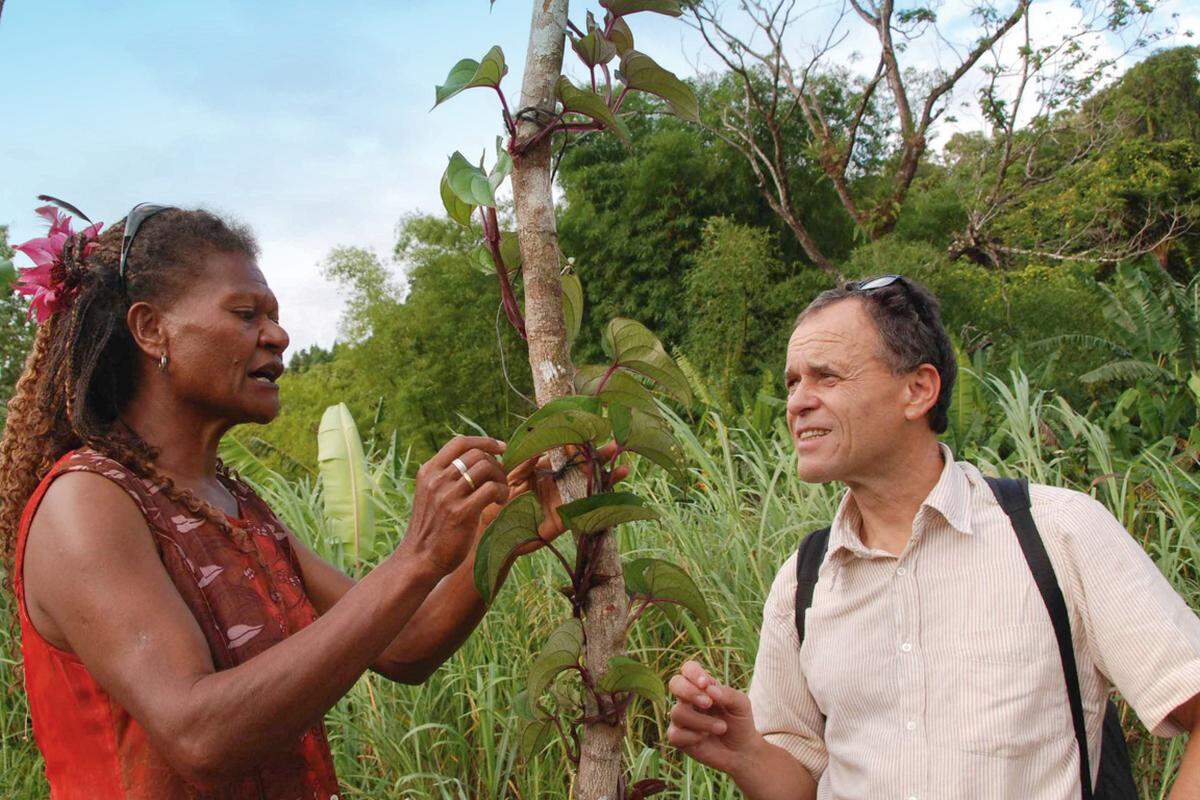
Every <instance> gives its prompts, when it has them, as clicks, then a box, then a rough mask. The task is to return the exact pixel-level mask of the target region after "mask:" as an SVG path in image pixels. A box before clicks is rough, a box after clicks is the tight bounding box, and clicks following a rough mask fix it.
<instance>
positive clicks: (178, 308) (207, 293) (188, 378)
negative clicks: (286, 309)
mask: <svg viewBox="0 0 1200 800" xmlns="http://www.w3.org/2000/svg"><path fill="white" fill-rule="evenodd" d="M162 317H163V327H164V332H165V334H166V337H167V354H168V356H169V359H170V360H169V362H168V365H167V373H168V376H169V385H170V387H171V390H172V392H173V393H174V394H175V395H176V397H177V398H178V399H180V400H182V401H183V402H185V403H188V404H189V405H192V406H193V407H196V408H198V409H200V410H202V411H206V412H209V413H211V414H212V415H213V416H214V417H217V418H220V419H223V420H227V421H228V422H229V423H230V424H231V425H236V424H239V423H242V422H259V423H263V422H270V421H271V420H272V419H274V418H275V417H276V416H277V415H278V414H279V387H278V386H277V385H276V381H277V380H278V379H279V376H280V375H282V374H283V351H284V350H285V349H287V346H288V341H289V340H288V335H287V331H285V330H284V329H283V328H282V327H281V326H280V325H279V303H278V301H277V300H276V299H275V295H274V293H272V292H271V290H270V288H268V286H267V281H266V279H265V278H264V277H263V274H262V272H261V271H259V269H258V265H257V264H256V263H255V262H254V258H253V257H252V256H249V255H247V254H245V253H212V254H210V255H209V256H208V257H207V258H206V259H205V263H204V268H203V269H201V270H199V273H198V274H197V275H196V276H195V279H194V280H193V281H192V282H191V284H190V286H189V287H188V288H187V289H186V290H185V291H184V293H183V294H182V295H181V296H180V297H179V298H178V299H177V300H176V301H175V302H174V303H172V304H171V306H170V307H169V308H168V309H165V310H164V311H163V314H162Z"/></svg>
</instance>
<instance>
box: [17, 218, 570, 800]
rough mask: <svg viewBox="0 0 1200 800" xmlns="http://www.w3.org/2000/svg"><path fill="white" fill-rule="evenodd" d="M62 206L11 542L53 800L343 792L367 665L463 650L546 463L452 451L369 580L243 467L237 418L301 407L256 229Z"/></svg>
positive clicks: (37, 297) (35, 286) (415, 669)
mask: <svg viewBox="0 0 1200 800" xmlns="http://www.w3.org/2000/svg"><path fill="white" fill-rule="evenodd" d="M39 213H42V214H43V215H44V216H46V217H47V218H49V219H50V220H51V223H52V224H51V233H50V236H49V237H47V238H46V239H43V240H38V241H35V242H31V243H27V244H26V245H23V246H22V247H21V248H18V249H21V250H23V252H26V253H27V254H28V255H30V256H31V257H32V258H33V259H34V261H35V263H36V264H37V266H36V267H35V268H34V269H30V270H27V271H26V272H25V273H24V275H23V277H22V281H21V284H20V285H19V287H18V290H19V291H22V292H23V293H25V294H29V295H32V304H31V313H36V314H37V316H38V318H39V322H40V329H39V331H38V334H37V337H36V339H35V342H34V346H33V351H32V353H31V355H30V357H29V360H28V362H27V365H26V369H25V373H24V375H23V376H22V377H21V379H20V382H19V383H18V384H17V389H16V393H15V395H14V397H13V399H12V401H11V402H10V404H9V414H8V419H7V427H6V429H5V431H4V438H3V442H2V444H0V535H2V536H3V547H4V556H5V560H6V562H8V563H9V564H12V566H13V570H12V573H11V574H12V578H13V582H14V587H15V590H16V593H17V599H18V608H19V615H20V623H21V632H22V652H23V655H24V658H25V681H26V688H27V691H28V694H29V702H30V710H31V714H32V717H33V724H34V734H35V737H36V739H37V742H38V746H39V748H40V749H41V751H42V753H43V755H44V757H45V762H46V774H47V777H48V779H49V782H50V787H51V793H52V797H54V798H56V800H75V798H89V800H96V798H182V797H206V798H209V797H211V798H251V797H253V798H281V799H282V798H289V799H290V798H298V797H302V798H321V800H330V798H335V797H336V796H337V794H338V793H339V790H338V785H337V779H336V777H335V775H334V770H333V764H332V759H331V757H330V751H329V745H328V742H327V740H326V736H325V731H324V728H323V725H322V717H323V715H324V713H325V712H326V711H327V710H328V709H329V708H330V707H331V706H332V705H333V704H334V703H335V702H336V701H337V700H338V699H339V698H340V697H341V696H342V695H343V694H345V692H346V691H348V690H349V688H350V687H351V685H352V684H353V683H354V682H355V680H357V678H358V677H359V676H360V675H361V674H362V673H363V672H364V670H366V669H374V670H375V671H377V672H379V673H381V674H383V675H385V676H387V677H388V678H391V679H393V680H396V681H402V682H406V683H419V682H421V681H423V680H424V679H425V678H426V677H427V676H428V675H429V674H430V672H431V671H432V670H434V669H435V668H436V667H437V665H439V664H440V663H442V662H443V661H444V660H445V659H446V658H447V657H449V655H450V654H451V653H453V652H454V650H455V649H457V647H458V646H459V645H460V644H461V643H462V642H463V640H464V639H465V638H466V637H467V635H468V634H469V633H470V631H471V630H472V629H473V628H474V626H475V625H476V624H477V623H478V621H479V619H480V617H481V616H482V614H483V611H484V607H483V604H482V601H481V599H480V598H479V596H478V594H477V593H476V592H475V590H474V588H473V583H472V577H471V576H472V570H473V566H472V564H473V547H474V544H475V542H476V540H477V536H478V532H479V531H480V530H481V528H482V519H484V518H490V517H491V516H493V515H494V514H495V513H496V511H497V508H498V506H497V505H496V504H500V503H503V502H505V501H506V499H507V498H508V497H509V496H510V495H511V494H513V493H515V492H518V491H522V490H525V489H527V488H528V484H529V483H530V482H531V480H532V475H533V469H532V465H530V464H526V465H524V466H523V467H522V468H521V469H520V470H518V471H516V472H514V474H513V475H512V476H508V477H507V478H506V475H505V473H504V471H503V469H502V468H501V466H500V464H499V463H498V462H497V460H496V456H497V455H498V454H500V453H502V452H503V450H504V444H503V443H502V442H499V441H496V440H492V439H487V438H483V437H458V438H456V439H454V440H452V441H451V442H449V443H448V444H447V445H446V446H445V447H443V448H442V449H441V450H440V451H439V452H438V454H437V455H436V456H434V457H433V458H432V459H431V460H430V461H428V462H427V463H425V464H424V465H422V467H421V468H420V470H419V471H418V473H417V480H416V490H415V496H414V502H413V513H412V519H411V521H410V523H409V525H408V528H407V531H406V533H405V536H404V539H403V541H402V542H401V543H400V545H399V547H398V548H397V549H396V551H395V552H394V553H393V554H392V555H391V556H390V557H388V558H387V559H385V560H384V561H383V562H382V563H381V564H379V566H378V567H376V568H375V569H374V570H373V571H372V572H371V573H370V574H368V575H367V576H366V577H364V578H363V579H362V580H361V581H359V582H358V583H357V584H356V583H355V582H354V581H353V580H352V579H351V578H349V577H347V576H346V575H344V574H343V573H341V572H340V571H339V570H338V569H336V568H334V567H333V566H331V565H330V564H328V563H326V562H324V561H322V560H321V559H320V558H319V557H318V556H317V555H316V554H314V553H313V552H312V551H311V550H310V549H309V548H307V547H306V546H305V545H304V544H303V543H302V542H300V541H299V540H298V539H297V538H296V537H295V536H293V535H292V534H291V533H290V532H289V531H287V530H286V528H285V527H284V526H283V525H282V524H281V523H280V522H279V520H278V519H277V518H276V517H275V516H274V515H273V514H272V513H271V511H270V509H269V508H267V506H266V505H265V504H264V503H263V501H262V500H261V499H259V498H258V497H257V496H256V495H255V494H254V492H253V491H252V490H251V489H250V488H249V487H248V486H247V485H246V484H244V483H242V482H241V481H239V480H238V479H237V478H236V476H234V475H232V474H231V473H229V472H228V471H226V470H224V469H223V468H222V466H221V464H220V462H219V460H218V458H217V446H218V443H219V442H220V439H221V436H222V434H223V433H225V431H227V430H229V428H231V427H233V426H234V425H237V424H241V423H245V422H259V423H265V422H269V421H270V420H271V419H273V418H274V417H275V416H276V415H277V414H278V413H279V390H278V388H277V386H276V384H275V381H276V379H277V378H278V377H279V376H280V374H281V373H282V372H283V360H282V355H283V352H284V350H285V348H286V347H287V345H288V336H287V333H286V332H285V331H284V330H283V328H282V327H280V325H279V322H278V306H277V303H276V300H275V297H274V295H273V294H272V293H271V290H270V289H269V288H268V287H267V284H266V281H265V280H264V278H263V275H262V273H261V272H260V271H259V269H258V267H257V265H256V263H255V255H256V252H257V249H256V245H255V243H254V240H253V239H252V237H251V235H250V234H249V232H247V231H246V230H245V229H243V228H241V227H238V226H236V225H231V224H228V223H226V222H223V221H222V220H221V219H219V218H217V217H215V216H213V215H212V214H209V213H207V212H204V211H185V210H181V209H175V208H162V207H148V206H139V207H137V208H135V209H134V211H132V212H131V213H130V215H129V218H128V219H127V221H126V224H125V225H124V226H120V225H115V226H112V227H111V228H109V229H108V230H107V231H105V232H103V233H101V232H99V231H98V226H92V227H91V228H88V229H87V230H85V231H83V232H82V233H78V234H75V233H72V231H71V229H70V221H69V218H67V217H65V216H63V215H61V214H60V213H59V212H58V211H57V210H55V209H53V208H50V207H47V208H44V209H39ZM538 483H539V486H538V488H539V495H540V496H543V497H544V498H546V499H544V500H543V504H544V505H545V506H546V507H547V508H548V510H550V511H551V512H553V509H554V507H555V506H556V505H557V503H556V498H551V495H553V494H554V493H553V492H552V491H548V490H547V487H546V486H545V484H546V483H549V485H550V486H552V485H553V484H552V482H548V481H544V480H543V481H538ZM547 517H548V519H556V518H557V515H556V514H553V513H550V514H547ZM559 532H561V529H560V527H557V526H555V525H554V524H553V523H552V524H551V525H550V526H547V528H546V530H544V531H543V536H553V535H556V534H557V533H559ZM10 559H11V560H10Z"/></svg>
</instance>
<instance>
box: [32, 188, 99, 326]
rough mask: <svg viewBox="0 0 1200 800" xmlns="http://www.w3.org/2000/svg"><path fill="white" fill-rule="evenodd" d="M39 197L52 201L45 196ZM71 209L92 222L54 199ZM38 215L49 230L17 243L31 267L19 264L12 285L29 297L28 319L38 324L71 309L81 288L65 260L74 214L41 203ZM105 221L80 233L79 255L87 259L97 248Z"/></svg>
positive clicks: (75, 210) (72, 234)
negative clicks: (70, 273)
mask: <svg viewBox="0 0 1200 800" xmlns="http://www.w3.org/2000/svg"><path fill="white" fill-rule="evenodd" d="M38 199H39V200H51V199H52V198H50V197H47V196H45V195H41V196H39V197H38ZM55 202H58V203H59V204H61V205H63V206H66V207H67V208H70V209H71V210H72V211H74V212H75V213H77V214H79V216H80V217H83V219H84V220H86V221H88V222H91V220H89V219H88V218H87V217H86V216H84V215H83V214H82V213H81V212H79V210H78V209H76V208H74V207H73V206H70V205H68V204H67V203H62V202H61V201H55ZM37 214H38V216H41V217H44V218H45V219H46V220H47V221H48V222H49V223H50V230H49V231H48V232H47V234H46V235H45V236H43V237H41V238H39V239H30V240H29V241H28V242H25V243H23V244H19V245H16V246H15V247H14V248H13V249H14V250H16V251H17V252H20V253H24V254H25V255H26V256H27V257H28V258H29V260H30V261H32V262H33V266H32V267H18V271H19V277H18V278H17V281H16V283H15V284H14V286H13V288H14V289H15V290H16V292H17V294H20V295H24V296H26V297H29V298H30V299H29V318H30V319H35V318H36V319H37V323H38V324H39V325H41V324H43V323H45V322H46V320H48V319H50V317H52V316H53V315H54V314H56V313H58V312H59V311H62V310H64V309H66V308H70V306H71V301H72V300H74V299H75V295H76V294H77V293H78V291H79V280H78V276H71V275H69V274H68V268H67V266H66V264H65V263H64V261H63V248H64V247H66V244H67V241H68V240H69V239H70V238H71V237H72V236H75V235H76V234H75V231H74V230H73V229H72V228H71V217H69V216H67V215H66V214H64V213H63V212H62V211H60V210H58V209H57V208H55V207H54V206H42V207H41V208H39V209H37ZM102 225H103V223H100V222H96V223H93V224H92V225H90V226H89V227H87V228H85V229H83V230H82V231H80V232H79V234H78V235H79V237H80V239H79V242H78V243H77V244H76V245H74V246H76V247H79V248H80V249H79V253H78V255H79V258H80V259H83V258H87V256H88V254H89V253H91V252H92V250H93V249H95V247H96V239H97V237H98V236H99V235H100V229H101V227H102Z"/></svg>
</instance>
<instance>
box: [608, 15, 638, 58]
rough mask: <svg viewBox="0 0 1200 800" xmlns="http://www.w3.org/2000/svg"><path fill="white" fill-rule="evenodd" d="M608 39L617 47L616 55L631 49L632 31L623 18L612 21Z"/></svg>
mask: <svg viewBox="0 0 1200 800" xmlns="http://www.w3.org/2000/svg"><path fill="white" fill-rule="evenodd" d="M608 40H609V41H610V42H612V43H613V47H615V48H617V54H618V55H622V56H623V55H625V54H626V53H628V52H629V51H630V50H632V49H633V31H631V30H630V29H629V25H628V23H626V22H625V20H623V19H617V20H616V21H615V22H613V26H612V30H611V31H609V32H608Z"/></svg>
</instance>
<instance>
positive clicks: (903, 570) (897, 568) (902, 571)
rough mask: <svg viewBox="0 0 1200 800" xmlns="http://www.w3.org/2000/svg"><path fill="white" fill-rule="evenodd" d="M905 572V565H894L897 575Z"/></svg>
mask: <svg viewBox="0 0 1200 800" xmlns="http://www.w3.org/2000/svg"><path fill="white" fill-rule="evenodd" d="M907 572H908V570H907V569H906V568H905V567H896V574H897V575H904V574H905V573H907Z"/></svg>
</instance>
